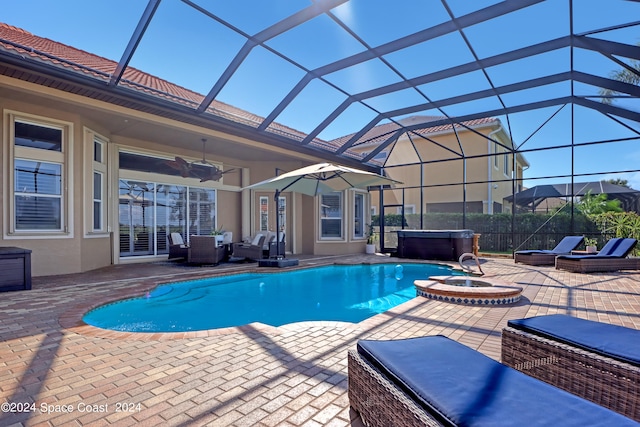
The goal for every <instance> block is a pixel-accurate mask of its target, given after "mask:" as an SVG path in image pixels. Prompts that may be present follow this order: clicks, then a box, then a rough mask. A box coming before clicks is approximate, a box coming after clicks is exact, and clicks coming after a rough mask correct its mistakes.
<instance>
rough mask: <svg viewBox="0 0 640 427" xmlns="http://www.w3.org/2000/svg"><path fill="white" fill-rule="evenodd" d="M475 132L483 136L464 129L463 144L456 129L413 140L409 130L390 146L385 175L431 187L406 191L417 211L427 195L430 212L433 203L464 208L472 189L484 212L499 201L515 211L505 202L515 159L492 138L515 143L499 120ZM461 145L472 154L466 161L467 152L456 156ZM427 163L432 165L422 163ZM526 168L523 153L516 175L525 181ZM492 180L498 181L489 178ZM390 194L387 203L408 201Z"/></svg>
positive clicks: (473, 199) (473, 200) (474, 201)
mask: <svg viewBox="0 0 640 427" xmlns="http://www.w3.org/2000/svg"><path fill="white" fill-rule="evenodd" d="M498 123H499V122H498ZM475 130H476V131H477V132H478V133H480V134H482V135H478V134H477V133H475V132H472V131H469V130H467V129H461V130H458V136H459V138H460V144H459V143H458V139H457V137H456V135H455V134H454V133H453V132H452V131H451V130H449V131H445V132H439V133H434V134H433V135H429V139H425V138H421V137H419V136H416V135H412V136H411V140H410V139H409V138H408V137H407V136H406V134H404V135H403V136H401V137H400V139H399V140H398V141H397V142H396V143H395V144H394V145H393V147H392V148H391V149H389V150H388V151H389V155H388V158H387V159H386V162H385V173H386V174H387V175H388V176H389V177H391V178H393V179H395V180H398V181H400V182H402V183H403V184H402V185H401V187H405V188H408V187H420V186H421V185H424V186H425V188H424V189H422V191H421V190H420V189H419V188H416V189H413V190H409V189H407V190H405V192H404V205H405V207H407V206H410V207H411V208H412V209H414V212H415V213H419V212H420V207H421V197H420V195H421V193H422V204H423V206H422V207H423V208H424V209H425V212H427V211H428V210H429V207H430V206H431V207H434V206H439V207H442V206H446V205H449V207H450V208H451V209H456V208H455V206H461V202H462V201H463V200H464V198H465V195H464V194H465V192H466V201H467V202H468V203H469V205H470V206H471V205H473V206H479V203H480V204H481V205H482V211H481V212H483V213H493V210H494V209H493V206H495V205H496V204H498V205H500V206H501V207H502V208H503V211H505V210H507V211H508V210H510V209H511V207H510V205H508V204H506V205H505V202H504V201H503V198H504V197H507V196H509V195H511V194H512V183H511V171H512V169H513V163H512V162H513V157H512V154H510V153H508V154H500V153H506V149H505V148H503V147H499V146H498V147H496V144H495V143H494V142H492V141H489V140H488V136H489V135H491V138H493V139H497V140H499V141H500V142H501V143H502V144H504V145H505V146H507V147H511V145H512V144H511V141H510V139H509V137H508V135H507V134H506V133H505V132H504V130H502V129H501V127H500V125H499V124H497V125H496V124H494V125H491V126H484V127H477V128H475ZM460 145H461V146H462V150H463V152H464V155H465V157H466V158H467V159H466V164H465V161H464V160H463V159H462V158H461V156H460V155H459V154H456V153H460V152H461V148H460ZM371 149H372V147H370V146H369V147H361V148H359V149H356V150H357V151H361V152H364V151H370V150H371ZM496 150H498V151H497V152H498V155H497V156H496V157H495V158H494V157H493V156H492V157H487V154H495V153H496ZM505 157H506V159H507V169H506V170H505V166H504V162H505ZM421 162H428V163H424V164H422V165H421V164H420V163H421ZM526 166H527V163H526V160H524V158H522V156H521V155H520V156H518V157H517V168H516V175H517V177H518V178H519V179H522V169H523V168H526ZM491 180H493V181H495V182H494V183H492V184H489V183H487V182H486V181H491ZM465 181H466V182H468V184H467V185H466V188H465V187H464V186H463V185H462V183H463V182H465ZM475 182H477V183H475ZM384 194H385V205H389V204H401V203H402V194H401V192H400V191H399V190H390V191H385V193H384ZM372 205H373V206H374V210H375V211H376V212H379V211H380V208H379V206H378V200H377V198H375V197H374V198H373V201H372ZM387 213H390V212H389V211H387Z"/></svg>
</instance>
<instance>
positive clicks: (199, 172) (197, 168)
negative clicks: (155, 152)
mask: <svg viewBox="0 0 640 427" xmlns="http://www.w3.org/2000/svg"><path fill="white" fill-rule="evenodd" d="M206 142H207V139H206V138H202V160H199V161H195V162H191V163H190V162H188V161H186V160H185V159H183V158H182V157H180V156H176V157H175V160H167V161H166V163H167V165H169V166H170V167H171V168H173V169H175V170H177V171H178V172H179V173H180V176H181V177H183V178H198V179H200V182H205V181H219V180H220V178H222V175H224V174H225V173H227V172H233V171H235V168H233V169H227V170H226V171H223V170H221V169H220V168H219V167H217V166H216V165H214V164H212V163H209V162H208V161H207V159H206V158H205V145H206Z"/></svg>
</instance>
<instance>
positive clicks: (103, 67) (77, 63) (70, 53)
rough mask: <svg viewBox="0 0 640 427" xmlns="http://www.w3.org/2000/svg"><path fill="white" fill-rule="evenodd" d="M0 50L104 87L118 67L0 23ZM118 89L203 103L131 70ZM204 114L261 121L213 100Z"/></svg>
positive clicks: (292, 134)
mask: <svg viewBox="0 0 640 427" xmlns="http://www.w3.org/2000/svg"><path fill="white" fill-rule="evenodd" d="M0 49H4V50H6V51H13V52H15V53H18V54H20V55H28V56H29V57H30V58H31V59H34V60H38V61H43V62H47V63H49V64H52V65H56V66H59V67H63V68H65V69H67V70H71V71H74V72H78V73H82V74H85V75H88V76H91V77H93V78H96V79H99V80H103V81H104V82H105V83H106V82H107V81H109V79H110V78H111V75H112V74H113V73H114V72H115V70H116V67H117V65H118V63H117V62H116V61H113V60H110V59H107V58H103V57H101V56H99V55H95V54H93V53H89V52H86V51H84V50H81V49H77V48H75V47H73V46H68V45H66V44H63V43H60V42H57V41H54V40H51V39H48V38H44V37H39V36H36V35H34V34H32V33H30V32H29V31H26V30H24V29H21V28H18V27H14V26H12V25H8V24H5V23H0ZM120 85H121V86H126V87H128V88H130V89H133V90H136V91H141V92H144V93H147V94H150V95H153V96H156V97H160V98H163V99H165V100H168V101H171V102H175V103H178V104H182V105H185V106H188V107H191V108H196V107H197V106H198V105H200V103H201V102H202V100H203V99H204V96H203V95H202V94H199V93H197V92H194V91H191V90H189V89H186V88H184V87H182V86H179V85H177V84H174V83H171V82H168V81H166V80H164V79H161V78H158V77H156V76H153V75H151V74H148V73H145V72H144V71H141V70H138V69H136V68H133V67H127V68H126V69H125V71H124V74H123V76H122V80H121V81H120ZM207 112H208V113H211V114H214V115H216V116H218V117H222V118H225V119H227V120H231V121H233V122H235V123H242V124H244V125H247V126H251V127H254V128H255V127H258V125H260V123H262V121H263V120H264V118H263V117H260V116H258V115H256V114H253V113H250V112H248V111H245V110H242V109H240V108H236V107H234V106H232V105H229V104H226V103H224V102H220V101H216V100H214V101H213V102H212V103H211V105H210V106H209V108H208V109H207ZM269 132H271V133H275V134H279V135H282V136H285V137H287V138H292V139H295V140H298V141H302V140H303V139H304V137H305V136H306V135H305V134H304V133H303V132H300V131H297V130H295V129H292V128H290V127H288V126H285V125H282V124H279V123H273V124H272V125H271V126H269ZM314 143H315V145H318V146H322V147H324V148H325V149H326V148H327V144H326V143H325V142H324V141H319V140H318V141H314Z"/></svg>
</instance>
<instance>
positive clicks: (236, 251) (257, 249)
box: [232, 233, 265, 260]
mask: <svg viewBox="0 0 640 427" xmlns="http://www.w3.org/2000/svg"><path fill="white" fill-rule="evenodd" d="M264 240H265V235H264V234H261V233H258V234H256V235H255V237H254V238H253V240H252V241H251V242H249V243H234V244H233V245H232V247H233V255H232V256H233V257H234V258H245V259H252V260H259V259H262V251H263V245H264Z"/></svg>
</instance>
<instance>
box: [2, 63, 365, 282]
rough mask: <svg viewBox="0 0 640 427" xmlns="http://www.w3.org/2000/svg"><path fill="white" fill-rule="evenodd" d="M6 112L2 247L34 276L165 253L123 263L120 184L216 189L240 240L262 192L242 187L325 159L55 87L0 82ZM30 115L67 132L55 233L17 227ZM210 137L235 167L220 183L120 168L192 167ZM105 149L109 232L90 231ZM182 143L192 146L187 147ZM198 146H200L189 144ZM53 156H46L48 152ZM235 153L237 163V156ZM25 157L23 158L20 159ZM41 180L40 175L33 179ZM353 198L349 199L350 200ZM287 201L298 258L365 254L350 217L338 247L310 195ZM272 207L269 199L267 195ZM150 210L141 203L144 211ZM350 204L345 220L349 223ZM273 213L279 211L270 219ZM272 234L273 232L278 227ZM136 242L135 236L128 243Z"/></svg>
mask: <svg viewBox="0 0 640 427" xmlns="http://www.w3.org/2000/svg"><path fill="white" fill-rule="evenodd" d="M0 112H1V114H2V122H1V123H2V129H1V138H2V139H1V149H2V159H3V160H2V162H1V163H0V179H1V182H0V194H1V195H2V206H1V208H0V231H1V233H0V240H1V241H0V245H2V246H18V247H22V248H25V249H31V250H32V251H33V252H32V274H33V275H34V276H44V275H57V274H67V273H76V272H83V271H88V270H92V269H96V268H100V267H105V266H108V265H111V264H118V263H129V262H141V261H150V260H155V259H163V258H166V256H167V255H166V254H157V255H155V254H151V255H148V256H129V257H121V252H120V250H121V246H120V244H121V243H120V238H121V237H122V235H121V232H120V228H121V227H120V226H119V214H120V212H119V204H120V202H119V201H120V198H121V195H120V194H119V180H120V179H124V180H127V181H129V180H130V181H141V182H157V183H161V184H162V185H174V186H186V185H189V186H195V187H197V188H203V189H211V190H215V191H216V223H217V226H218V227H221V226H223V227H224V229H225V230H228V231H232V232H233V235H234V240H235V241H240V239H241V238H242V237H243V236H247V235H250V234H253V233H254V232H255V231H256V230H257V226H256V225H257V222H256V220H255V215H254V213H255V212H254V211H253V209H254V208H255V206H254V205H253V200H254V199H255V197H256V194H257V193H256V192H254V191H253V190H243V187H245V186H247V185H250V184H252V183H255V182H259V181H261V180H264V179H267V178H270V177H273V176H274V174H275V171H276V168H278V169H280V170H285V171H286V170H293V169H296V168H299V167H302V166H305V165H308V164H312V163H317V162H320V161H325V160H322V159H320V158H316V157H314V156H311V155H309V154H301V153H298V152H295V151H289V150H286V149H283V148H278V147H270V146H266V145H265V144H260V143H258V142H255V141H250V140H246V139H242V138H240V137H237V136H234V135H230V134H223V133H220V132H217V131H212V130H210V129H206V128H202V127H198V126H194V125H190V124H185V123H181V122H177V121H174V120H169V119H166V118H162V117H155V116H153V115H150V114H145V113H141V112H138V111H134V110H128V109H126V108H123V107H120V106H114V105H111V104H108V103H104V102H101V101H96V100H91V99H85V98H83V97H81V96H78V95H73V94H69V93H66V92H62V91H57V90H55V89H50V88H44V87H41V86H39V85H35V84H32V83H27V82H23V81H20V80H16V79H12V78H9V77H5V76H0ZM14 116H16V117H19V118H20V117H26V118H28V119H29V120H32V121H33V122H34V123H35V124H39V123H41V122H43V123H49V122H53V123H56V124H57V123H61V124H62V125H64V127H65V129H68V134H65V141H66V144H68V145H65V148H64V153H63V154H59V153H58V154H55V153H54V154H55V155H61V156H65V160H64V162H63V176H64V178H63V181H64V182H63V187H64V188H63V190H62V192H63V199H64V200H63V202H62V203H63V211H64V214H63V216H64V217H65V218H67V223H66V226H65V228H64V229H63V230H60V231H57V232H48V231H44V232H39V231H29V232H24V231H21V230H15V229H12V227H13V226H12V224H13V218H14V216H15V214H14V213H12V212H13V209H14V205H15V202H14V199H13V197H14V192H15V183H14V182H13V175H12V174H13V173H14V163H13V162H14V159H15V158H17V156H16V155H14V154H13V150H14V148H13V147H14V139H13V137H12V132H13V131H12V129H14V124H13V123H14V122H13V121H12V120H13V117H14ZM203 137H206V138H207V141H208V143H210V144H212V146H214V148H213V149H211V150H207V153H206V159H207V160H208V161H212V162H215V163H216V164H219V165H220V166H221V167H223V169H224V170H227V169H231V168H233V169H235V171H234V172H230V173H228V174H225V175H223V178H222V179H221V180H220V181H219V182H218V181H207V182H199V180H198V179H194V178H183V177H181V176H169V175H162V174H158V173H154V172H144V171H134V170H124V169H122V168H121V167H120V165H119V164H118V162H119V153H120V152H126V153H134V154H136V155H138V154H139V155H144V156H150V157H154V158H159V159H166V160H167V161H171V160H172V159H173V158H174V157H175V156H181V157H184V158H185V159H187V160H189V161H198V160H199V159H201V158H202V152H201V150H199V146H198V143H197V141H199V140H200V139H201V138H203ZM96 138H98V139H100V140H101V141H102V142H104V149H105V150H104V156H105V161H104V165H105V166H104V167H105V190H106V193H105V198H104V200H103V203H104V205H105V208H104V221H105V227H104V230H103V231H100V232H95V231H93V230H92V227H91V225H92V221H93V213H92V212H93V206H94V200H93V196H92V194H93V193H92V191H93V181H92V179H93V175H94V173H95V170H94V169H93V168H94V166H93V165H94V163H95V162H94V161H93V155H94V153H93V150H94V148H93V146H94V141H93V140H94V139H96ZM185 141H186V142H185ZM188 141H196V143H191V144H189V143H187V142H188ZM45 154H46V155H48V154H47V153H45ZM236 154H237V155H236ZM18 157H19V156H18ZM34 176H37V175H34ZM349 194H350V192H345V200H347V201H348V203H351V202H350V200H351V199H350V197H351V196H350V195H349ZM285 196H286V197H287V198H288V203H287V204H288V221H289V222H288V224H287V227H288V228H289V229H290V230H291V232H290V233H288V235H287V251H288V252H290V253H291V252H292V253H294V254H295V253H312V254H313V253H315V254H341V253H354V252H364V244H365V240H366V239H364V238H359V239H354V238H353V237H352V236H351V235H350V234H349V233H348V232H347V230H349V229H350V227H352V225H351V223H352V219H350V218H349V217H348V216H346V217H345V219H344V221H345V236H344V239H341V240H339V241H331V242H329V243H327V242H323V241H322V240H321V239H319V238H318V235H317V233H318V215H319V213H318V212H319V211H318V205H317V201H316V200H315V199H314V198H313V197H309V196H303V195H301V194H290V193H286V194H285ZM269 197H270V202H271V206H272V208H273V209H275V204H273V194H269ZM143 206H144V205H143ZM350 209H351V208H350V207H349V205H346V206H345V212H344V215H349V212H350ZM273 214H275V211H274V213H273ZM272 226H273V225H272ZM166 234H167V230H165V231H164V232H163V234H162V235H160V234H157V240H158V242H157V243H154V244H157V245H158V247H159V245H160V241H161V240H164V239H166ZM129 237H131V236H129Z"/></svg>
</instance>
